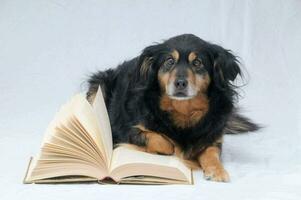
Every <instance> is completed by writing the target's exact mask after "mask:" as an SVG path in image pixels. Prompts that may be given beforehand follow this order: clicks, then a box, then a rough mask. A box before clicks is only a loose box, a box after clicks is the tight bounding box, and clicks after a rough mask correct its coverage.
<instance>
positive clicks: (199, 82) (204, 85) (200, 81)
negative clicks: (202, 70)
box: [195, 74, 210, 92]
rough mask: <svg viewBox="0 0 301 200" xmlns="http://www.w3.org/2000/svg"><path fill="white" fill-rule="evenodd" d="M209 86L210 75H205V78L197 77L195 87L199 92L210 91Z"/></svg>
mask: <svg viewBox="0 0 301 200" xmlns="http://www.w3.org/2000/svg"><path fill="white" fill-rule="evenodd" d="M209 84H210V77H209V75H208V74H204V75H203V76H200V75H196V78H195V87H196V88H197V90H198V91H199V92H205V91H206V90H207V89H208V86H209Z"/></svg>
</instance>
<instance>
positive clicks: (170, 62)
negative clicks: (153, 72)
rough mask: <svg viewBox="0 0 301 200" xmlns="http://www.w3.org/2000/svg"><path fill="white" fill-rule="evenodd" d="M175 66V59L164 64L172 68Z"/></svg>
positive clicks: (169, 59) (170, 59)
mask: <svg viewBox="0 0 301 200" xmlns="http://www.w3.org/2000/svg"><path fill="white" fill-rule="evenodd" d="M174 64H175V60H174V59H173V58H168V59H167V60H166V61H165V63H164V65H165V66H166V67H172V66H173V65H174Z"/></svg>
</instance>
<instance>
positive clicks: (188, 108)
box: [160, 95, 209, 128]
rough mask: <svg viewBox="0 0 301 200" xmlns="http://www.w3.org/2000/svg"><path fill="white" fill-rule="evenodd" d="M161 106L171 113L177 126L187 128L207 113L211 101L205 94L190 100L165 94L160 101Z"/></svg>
mask: <svg viewBox="0 0 301 200" xmlns="http://www.w3.org/2000/svg"><path fill="white" fill-rule="evenodd" d="M160 108H161V109H162V110H164V111H168V112H170V113H171V117H172V119H173V121H174V124H175V125H176V126H178V127H181V128H187V127H191V126H193V125H195V124H196V123H198V122H199V121H200V120H201V119H202V117H203V116H204V115H205V114H206V113H207V111H208V109H209V101H208V99H207V97H206V96H204V95H198V96H196V97H195V98H193V99H189V100H175V99H170V98H169V97H168V96H167V95H164V96H163V97H162V98H161V101H160Z"/></svg>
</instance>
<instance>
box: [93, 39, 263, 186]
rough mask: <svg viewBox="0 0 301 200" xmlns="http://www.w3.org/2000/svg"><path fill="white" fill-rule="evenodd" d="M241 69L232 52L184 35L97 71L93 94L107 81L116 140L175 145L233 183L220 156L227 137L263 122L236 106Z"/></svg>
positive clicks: (152, 148)
mask: <svg viewBox="0 0 301 200" xmlns="http://www.w3.org/2000/svg"><path fill="white" fill-rule="evenodd" d="M238 75H241V70H240V67H239V63H238V61H237V59H236V56H234V55H233V54H232V53H231V51H229V50H225V49H224V48H222V47H220V46H218V45H215V44H211V43H209V42H206V41H204V40H202V39H200V38H198V37H197V36H195V35H192V34H184V35H179V36H176V37H173V38H170V39H168V40H166V41H165V42H163V43H159V44H155V45H152V46H149V47H147V48H145V49H144V50H143V52H142V54H141V55H140V56H138V57H136V58H134V59H132V60H130V61H126V62H124V63H123V64H121V65H119V66H118V67H117V68H116V69H108V70H106V71H99V72H97V73H95V74H93V75H92V76H91V77H90V79H89V81H88V82H89V91H88V92H87V98H88V100H89V101H90V102H93V99H94V96H95V93H96V91H97V89H98V87H99V85H100V86H101V89H102V91H103V94H104V98H105V103H106V106H107V109H108V112H109V116H110V121H111V126H112V133H113V141H114V144H118V143H129V144H134V145H137V146H138V147H139V148H140V149H142V150H144V151H147V152H151V153H160V154H173V153H174V152H175V148H176V149H178V150H179V151H181V152H183V154H184V158H185V159H188V160H194V161H197V162H198V163H199V165H200V166H201V167H202V169H203V171H204V175H205V177H206V178H208V179H211V180H215V181H228V180H229V176H228V174H227V172H226V171H225V170H224V168H223V166H222V164H221V162H220V158H219V156H220V151H221V146H222V137H223V135H224V134H227V133H229V134H236V133H242V132H249V131H255V130H257V129H258V128H259V127H258V125H256V124H254V123H252V122H250V120H249V119H247V118H245V117H243V116H241V115H240V114H238V113H237V109H236V108H235V105H234V102H235V99H236V96H237V93H236V91H235V88H236V87H235V86H234V85H233V81H234V80H235V78H236V77H237V76H238Z"/></svg>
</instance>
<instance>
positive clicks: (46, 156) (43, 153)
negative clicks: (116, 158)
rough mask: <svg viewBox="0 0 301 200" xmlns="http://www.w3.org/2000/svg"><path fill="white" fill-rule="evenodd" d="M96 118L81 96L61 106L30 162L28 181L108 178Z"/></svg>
mask: <svg viewBox="0 0 301 200" xmlns="http://www.w3.org/2000/svg"><path fill="white" fill-rule="evenodd" d="M100 135H101V131H100V127H99V125H98V122H97V118H96V116H95V113H94V111H93V109H92V106H91V105H90V104H89V103H88V101H87V100H86V98H85V96H84V95H82V94H78V95H75V96H74V97H73V98H72V99H71V100H70V101H69V102H67V103H66V104H64V105H63V106H62V107H61V109H60V110H59V111H58V112H57V114H56V115H55V117H54V119H53V120H52V122H51V123H50V124H49V126H48V128H47V130H46V133H45V137H44V140H43V142H42V146H41V150H40V153H39V154H38V156H36V157H35V159H33V162H32V163H31V167H30V170H29V175H28V180H31V181H36V180H41V179H45V178H47V179H48V178H52V177H55V176H69V175H73V176H74V175H81V176H89V177H94V178H101V177H104V176H106V175H108V168H109V167H108V164H109V162H110V160H109V158H108V157H107V156H106V154H105V151H104V148H105V147H104V144H103V140H102V138H101V136H100Z"/></svg>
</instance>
